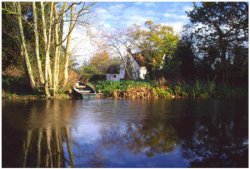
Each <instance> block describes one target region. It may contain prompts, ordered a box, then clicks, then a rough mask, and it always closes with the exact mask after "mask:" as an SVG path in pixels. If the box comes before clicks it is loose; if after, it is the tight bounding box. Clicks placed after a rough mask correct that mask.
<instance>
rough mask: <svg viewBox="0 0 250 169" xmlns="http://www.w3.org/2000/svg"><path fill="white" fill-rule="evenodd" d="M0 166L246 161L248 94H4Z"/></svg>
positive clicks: (244, 163)
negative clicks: (16, 97) (11, 97)
mask: <svg viewBox="0 0 250 169" xmlns="http://www.w3.org/2000/svg"><path fill="white" fill-rule="evenodd" d="M2 166H3V167H166V168H170V167H248V101H247V99H245V100H244V99H197V100H196V99H176V100H133V101H132V100H64V101H62V100H57V101H56V100H55V101H53V100H51V101H31V102H6V101H3V102H2Z"/></svg>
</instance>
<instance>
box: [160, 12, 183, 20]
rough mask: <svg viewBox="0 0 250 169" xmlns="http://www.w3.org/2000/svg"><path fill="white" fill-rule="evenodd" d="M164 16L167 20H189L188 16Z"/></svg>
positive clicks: (168, 14) (169, 14)
mask: <svg viewBox="0 0 250 169" xmlns="http://www.w3.org/2000/svg"><path fill="white" fill-rule="evenodd" d="M164 16H165V17H166V18H167V19H179V20H187V19H188V17H187V16H186V15H177V14H173V13H165V14H164Z"/></svg>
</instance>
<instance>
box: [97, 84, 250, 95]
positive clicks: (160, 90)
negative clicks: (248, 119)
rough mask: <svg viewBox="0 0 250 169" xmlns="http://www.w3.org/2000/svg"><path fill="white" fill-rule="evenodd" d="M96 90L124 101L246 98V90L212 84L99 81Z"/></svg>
mask: <svg viewBox="0 0 250 169" xmlns="http://www.w3.org/2000/svg"><path fill="white" fill-rule="evenodd" d="M96 90H97V91H99V92H102V93H103V94H104V96H105V97H111V98H124V99H152V98H153V99H155V98H233V97H247V94H248V89H247V88H243V87H230V86H222V85H216V84H215V83H214V82H202V81H198V80H197V81H195V82H193V83H189V84H188V83H180V82H178V83H169V84H165V85H157V84H156V83H155V82H153V81H99V82H98V83H97V84H96Z"/></svg>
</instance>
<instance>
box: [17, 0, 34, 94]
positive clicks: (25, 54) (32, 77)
mask: <svg viewBox="0 0 250 169" xmlns="http://www.w3.org/2000/svg"><path fill="white" fill-rule="evenodd" d="M16 8H17V13H18V16H17V18H18V26H19V33H20V39H21V40H20V41H21V48H22V49H23V54H24V58H25V66H26V68H27V72H28V77H29V82H30V86H31V88H32V89H33V90H34V89H35V88H36V84H35V80H34V76H33V71H32V67H31V64H30V60H29V55H28V51H27V48H26V43H25V37H24V32H23V24H22V18H21V16H22V9H21V4H20V2H17V5H16Z"/></svg>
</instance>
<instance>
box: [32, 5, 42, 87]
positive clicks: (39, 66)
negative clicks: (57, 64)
mask: <svg viewBox="0 0 250 169" xmlns="http://www.w3.org/2000/svg"><path fill="white" fill-rule="evenodd" d="M32 7H33V16H34V17H33V19H34V32H35V48H36V60H37V66H38V73H39V77H40V82H41V84H44V77H43V70H42V64H41V60H40V53H39V36H38V29H37V14H36V3H35V2H33V3H32Z"/></svg>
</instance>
